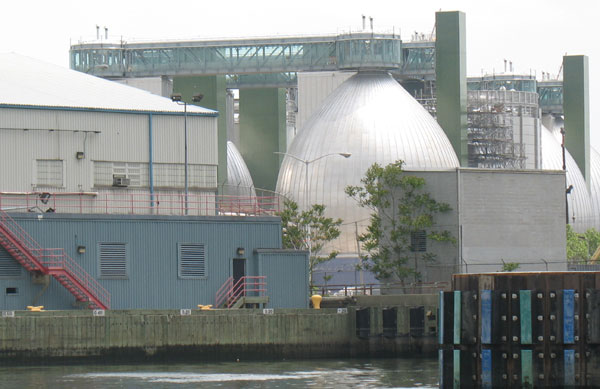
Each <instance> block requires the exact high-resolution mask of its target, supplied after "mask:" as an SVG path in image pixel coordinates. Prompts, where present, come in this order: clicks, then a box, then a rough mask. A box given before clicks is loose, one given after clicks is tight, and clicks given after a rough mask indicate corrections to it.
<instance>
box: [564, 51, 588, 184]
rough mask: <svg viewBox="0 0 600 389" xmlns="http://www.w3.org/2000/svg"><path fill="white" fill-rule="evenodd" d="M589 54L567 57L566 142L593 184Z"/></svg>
mask: <svg viewBox="0 0 600 389" xmlns="http://www.w3.org/2000/svg"><path fill="white" fill-rule="evenodd" d="M588 62H589V61H588V57H587V56H585V55H567V56H564V57H563V67H564V68H563V69H564V70H563V80H564V81H563V93H564V96H563V109H564V113H565V132H566V134H565V145H566V147H567V150H569V152H570V153H571V155H572V156H573V158H574V159H575V162H577V166H578V167H579V170H581V174H583V176H584V178H585V181H586V183H587V185H588V188H589V185H590V107H589V95H590V93H589V63H588Z"/></svg>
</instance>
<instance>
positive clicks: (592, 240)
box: [583, 228, 600, 258]
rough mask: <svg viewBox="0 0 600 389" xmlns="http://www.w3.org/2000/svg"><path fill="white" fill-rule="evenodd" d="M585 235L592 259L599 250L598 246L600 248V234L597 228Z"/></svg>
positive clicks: (591, 229)
mask: <svg viewBox="0 0 600 389" xmlns="http://www.w3.org/2000/svg"><path fill="white" fill-rule="evenodd" d="M583 235H584V236H585V240H586V241H587V244H588V253H589V255H590V258H591V257H592V256H593V255H594V253H595V252H596V250H597V249H598V246H600V232H598V231H597V230H596V229H595V228H590V229H589V230H587V231H586V232H585V233H584V234H583Z"/></svg>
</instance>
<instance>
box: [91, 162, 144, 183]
mask: <svg viewBox="0 0 600 389" xmlns="http://www.w3.org/2000/svg"><path fill="white" fill-rule="evenodd" d="M148 171H149V170H148V164H147V163H135V162H105V161H94V186H95V187H103V186H113V183H114V181H113V178H114V176H120V177H123V178H127V179H128V180H129V184H128V185H127V186H131V187H138V188H140V187H142V188H147V187H148V186H149V185H150V184H149V179H148Z"/></svg>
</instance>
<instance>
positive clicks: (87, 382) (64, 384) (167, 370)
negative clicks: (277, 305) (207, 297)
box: [0, 359, 438, 389]
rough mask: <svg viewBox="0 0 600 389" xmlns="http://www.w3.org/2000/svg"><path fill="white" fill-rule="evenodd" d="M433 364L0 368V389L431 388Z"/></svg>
mask: <svg viewBox="0 0 600 389" xmlns="http://www.w3.org/2000/svg"><path fill="white" fill-rule="evenodd" d="M437 385H438V363H437V360H436V359H343V360H332V359H325V360H300V361H297V360H292V361H279V362H247V361H240V362H208V363H206V362H203V363H194V364H161V365H157V364H142V365H56V366H26V367H15V366H12V367H0V387H1V388H3V389H4V388H10V389H12V388H61V389H62V388H83V389H95V388H178V389H179V388H181V389H184V388H261V389H262V388H269V389H270V388H306V387H312V388H347V387H354V388H434V387H437Z"/></svg>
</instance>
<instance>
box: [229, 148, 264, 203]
mask: <svg viewBox="0 0 600 389" xmlns="http://www.w3.org/2000/svg"><path fill="white" fill-rule="evenodd" d="M223 194H224V195H227V196H240V197H255V196H256V191H255V190H254V183H253V182H252V176H251V175H250V171H249V170H248V166H246V162H244V158H243V157H242V154H241V153H240V152H239V150H238V149H237V147H235V144H234V143H233V142H231V141H227V183H226V184H225V186H224V188H223Z"/></svg>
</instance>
